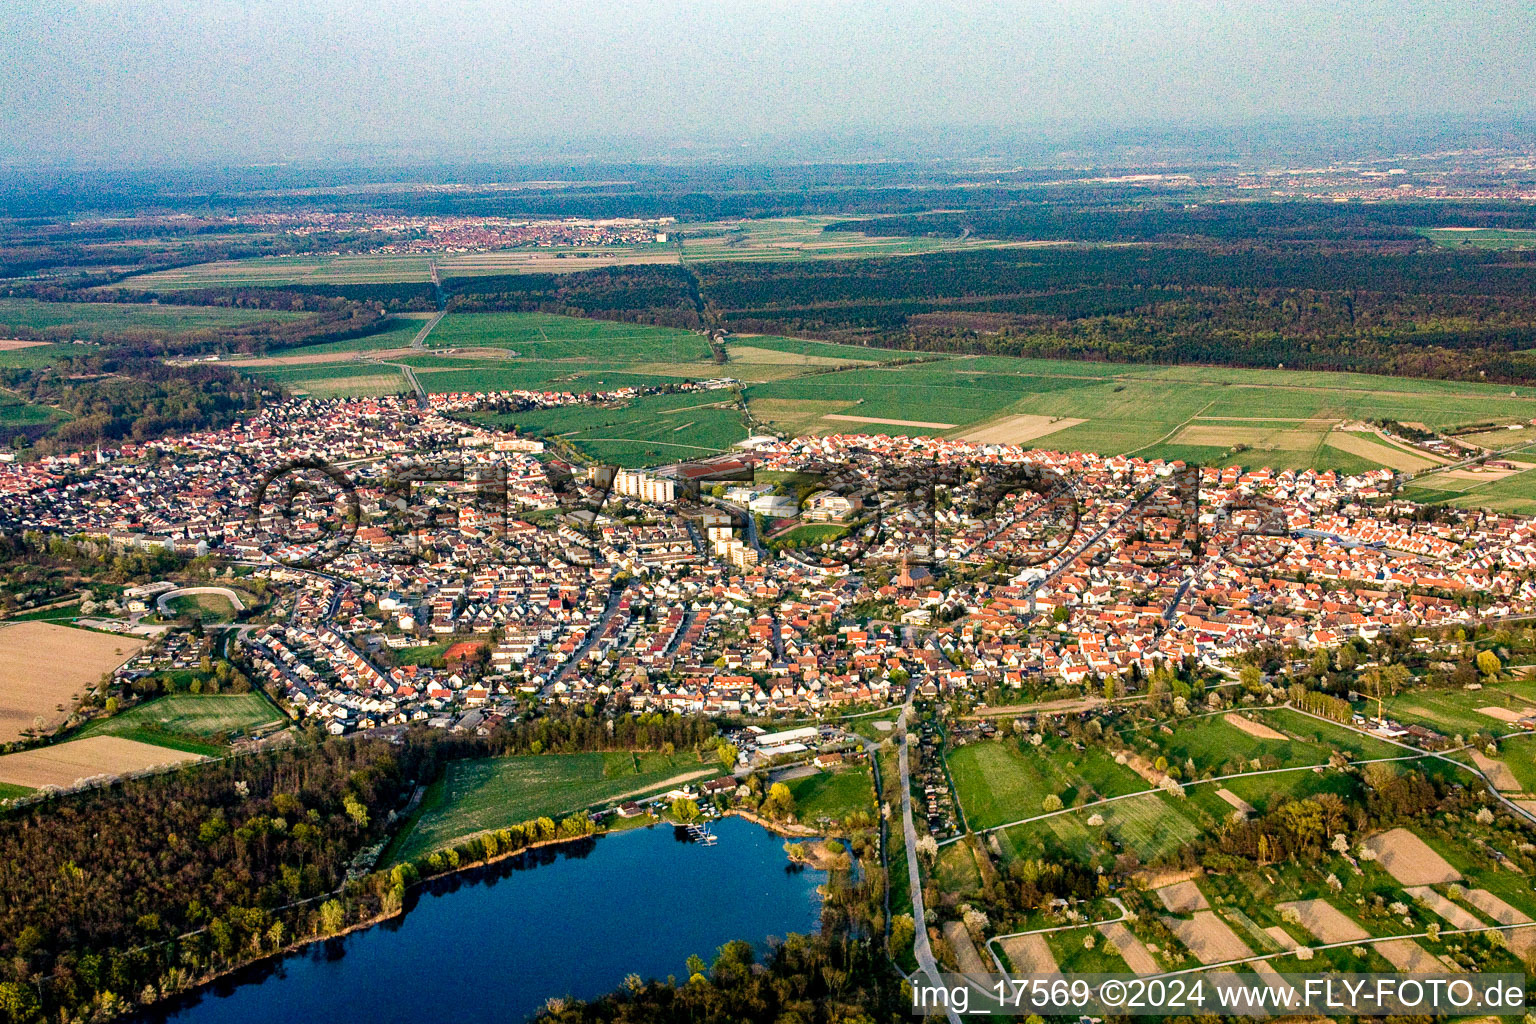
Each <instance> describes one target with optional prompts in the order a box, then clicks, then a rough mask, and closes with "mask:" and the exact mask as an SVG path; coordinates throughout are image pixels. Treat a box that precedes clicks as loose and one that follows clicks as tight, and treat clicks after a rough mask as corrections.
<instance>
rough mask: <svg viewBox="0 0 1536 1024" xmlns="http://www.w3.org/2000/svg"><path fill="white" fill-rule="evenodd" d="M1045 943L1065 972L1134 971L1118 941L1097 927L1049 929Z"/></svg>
mask: <svg viewBox="0 0 1536 1024" xmlns="http://www.w3.org/2000/svg"><path fill="white" fill-rule="evenodd" d="M1110 916H1114V915H1113V914H1111V915H1110ZM1085 940H1088V941H1091V942H1092V943H1093V948H1092V949H1089V948H1088V947H1087V946H1086V945H1084V942H1085ZM1045 944H1046V945H1047V946H1049V947H1050V950H1051V955H1052V956H1054V957H1055V958H1056V965H1057V966H1058V967H1060V968H1061V971H1062V973H1063V974H1130V973H1131V968H1130V966H1129V965H1127V964H1126V962H1125V960H1124V958H1122V957H1121V956H1120V953H1119V951H1118V950H1116V949H1115V944H1114V943H1113V942H1110V941H1109V940H1108V939H1106V938H1105V937H1104V936H1103V935H1101V934H1100V933H1099V930H1098V929H1097V928H1086V927H1085V928H1073V929H1071V930H1070V931H1063V932H1048V933H1047V934H1046V936H1045Z"/></svg>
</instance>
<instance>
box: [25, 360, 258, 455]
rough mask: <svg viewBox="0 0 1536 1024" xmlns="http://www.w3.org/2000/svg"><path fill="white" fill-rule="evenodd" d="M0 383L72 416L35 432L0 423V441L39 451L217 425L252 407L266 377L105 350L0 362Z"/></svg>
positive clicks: (67, 449) (74, 448)
mask: <svg viewBox="0 0 1536 1024" xmlns="http://www.w3.org/2000/svg"><path fill="white" fill-rule="evenodd" d="M0 387H3V388H5V389H6V390H8V391H10V392H12V393H14V394H15V395H16V396H17V397H19V398H22V399H24V400H25V401H28V402H33V403H36V404H39V405H49V406H53V407H55V408H57V409H60V410H62V411H63V412H66V413H68V414H69V415H70V416H71V417H72V418H71V419H69V420H67V421H65V422H63V423H60V424H58V425H57V426H52V427H51V429H50V430H49V432H48V433H47V435H46V436H41V437H39V436H34V435H33V434H32V433H31V432H29V430H28V428H27V427H26V426H25V425H5V426H0V444H15V443H20V444H23V445H29V446H31V447H33V448H35V450H37V451H39V452H43V453H53V452H72V451H79V450H80V449H82V448H88V447H90V446H91V445H95V444H98V443H102V444H114V443H117V442H121V441H145V440H150V439H153V438H156V437H160V436H163V435H165V434H168V433H177V432H183V431H190V430H201V429H205V428H210V427H220V426H225V425H227V424H229V423H231V422H233V421H234V420H237V419H240V418H242V417H245V416H248V415H250V414H251V413H252V412H254V411H255V410H256V409H257V407H258V405H259V403H260V401H261V396H262V394H263V392H266V393H267V394H271V393H272V385H271V384H270V383H267V382H264V381H261V380H258V379H256V378H254V377H248V376H245V375H243V374H239V373H236V372H235V371H233V370H229V369H224V368H221V367H216V366H208V365H198V366H167V365H165V364H163V363H160V362H156V361H154V360H151V359H118V358H115V357H112V356H105V355H86V356H80V357H77V358H73V359H68V360H64V361H62V362H59V363H55V364H53V365H51V366H48V367H45V368H42V369H0Z"/></svg>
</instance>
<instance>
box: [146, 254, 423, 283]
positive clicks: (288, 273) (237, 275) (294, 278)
mask: <svg viewBox="0 0 1536 1024" xmlns="http://www.w3.org/2000/svg"><path fill="white" fill-rule="evenodd" d="M431 279H432V261H431V260H430V259H429V258H428V257H426V256H392V255H379V256H266V257H260V258H257V259H249V260H225V261H222V262H218V263H199V264H196V265H194V266H190V267H176V268H174V269H172V270H161V271H156V272H155V273H153V274H140V275H139V276H137V277H130V278H126V279H125V280H124V281H123V282H122V283H121V284H122V287H124V288H142V289H145V290H153V291H175V290H178V289H188V288H229V287H234V286H237V285H255V286H259V287H268V288H270V287H275V286H278V285H285V284H378V283H384V282H397V281H418V282H422V283H425V282H427V281H430V280H431Z"/></svg>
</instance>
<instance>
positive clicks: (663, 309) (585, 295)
mask: <svg viewBox="0 0 1536 1024" xmlns="http://www.w3.org/2000/svg"><path fill="white" fill-rule="evenodd" d="M693 287H694V278H693V275H692V274H691V273H689V271H688V270H687V269H685V268H683V267H679V266H668V265H641V266H632V267H604V268H602V269H599V270H588V271H578V272H575V273H571V274H506V275H498V276H490V277H458V278H449V279H448V280H447V281H444V282H443V288H444V290H446V291H447V292H448V293H449V296H450V298H449V300H448V308H449V310H451V311H452V312H456V313H484V312H489V311H492V310H497V311H511V312H527V313H561V314H568V315H571V316H588V317H597V318H599V319H604V320H631V321H635V322H637V323H651V324H660V325H663V326H667V327H684V328H696V327H698V326H699V315H698V311H697V309H696V308H695V300H694V295H693Z"/></svg>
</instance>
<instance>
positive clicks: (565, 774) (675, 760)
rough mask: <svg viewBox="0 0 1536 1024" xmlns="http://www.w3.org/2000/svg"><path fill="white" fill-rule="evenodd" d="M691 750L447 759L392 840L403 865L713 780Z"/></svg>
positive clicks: (711, 767)
mask: <svg viewBox="0 0 1536 1024" xmlns="http://www.w3.org/2000/svg"><path fill="white" fill-rule="evenodd" d="M720 772H721V768H720V765H719V763H718V762H703V761H700V759H699V758H698V756H697V755H695V754H693V753H691V752H690V753H679V754H677V755H676V756H673V757H667V756H663V755H661V754H639V755H635V754H629V753H623V752H620V753H608V754H530V755H523V756H518V757H498V758H484V759H480V760H474V761H454V762H453V763H451V764H450V765H449V766H448V768H447V769H446V771H445V772H444V775H443V778H441V779H439V780H438V781H437V782H435V783H433V785H432V786H431V788H430V789H429V790H428V792H427V795H426V797H425V799H423V801H422V805H421V809H420V811H419V812H418V814H417V817H416V820H415V821H414V822H412V823H411V824H410V825H409V826H407V828H408V831H407V832H406V833H404V834H403V835H402V837H401V838H400V839H399V840H397V841H396V843H395V854H394V855H395V858H396V859H397V860H409V859H411V858H414V857H418V856H420V855H422V854H424V853H429V852H431V851H432V850H436V849H440V848H441V847H444V846H449V845H451V844H453V843H454V842H456V841H457V840H459V839H462V838H464V837H466V836H472V835H477V834H479V833H481V832H485V831H488V830H490V829H496V828H505V827H507V826H508V825H515V824H517V823H519V822H523V821H528V820H530V819H533V818H538V817H541V816H548V817H552V818H560V817H564V816H566V815H568V814H571V813H574V812H576V811H581V810H585V809H586V808H589V807H593V806H596V805H599V804H605V803H611V802H614V801H617V800H621V799H631V798H636V797H640V796H644V795H655V794H658V793H662V792H665V791H667V790H668V789H671V788H673V787H674V786H680V785H683V784H684V783H686V782H692V783H693V784H695V785H697V784H698V783H699V782H701V781H703V780H705V779H709V778H712V777H714V776H716V775H719V774H720Z"/></svg>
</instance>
